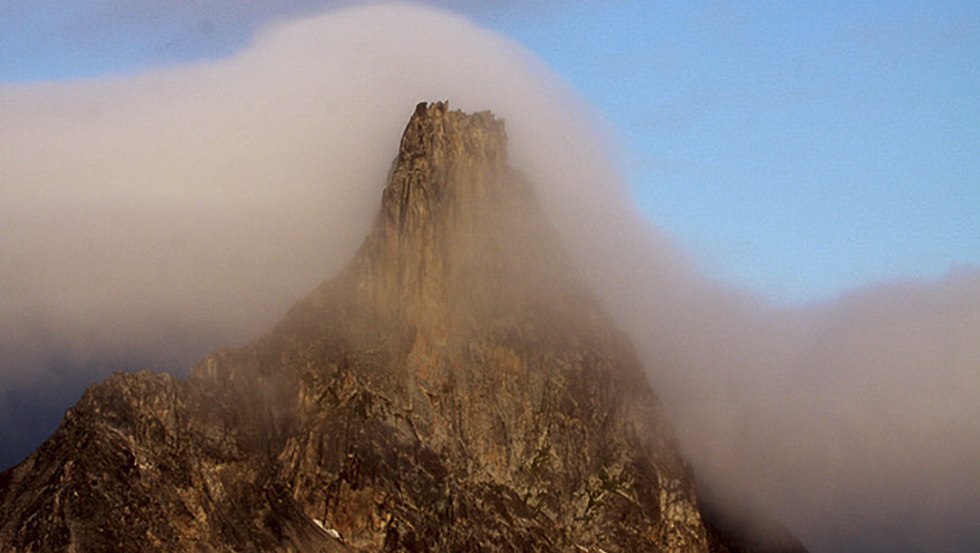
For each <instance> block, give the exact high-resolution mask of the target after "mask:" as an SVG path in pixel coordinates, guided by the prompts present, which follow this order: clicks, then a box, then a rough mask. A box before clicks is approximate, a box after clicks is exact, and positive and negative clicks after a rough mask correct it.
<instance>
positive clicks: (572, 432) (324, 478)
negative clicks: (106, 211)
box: [0, 103, 802, 553]
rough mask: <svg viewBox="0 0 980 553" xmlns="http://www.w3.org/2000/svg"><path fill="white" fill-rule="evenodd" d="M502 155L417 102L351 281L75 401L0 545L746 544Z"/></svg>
mask: <svg viewBox="0 0 980 553" xmlns="http://www.w3.org/2000/svg"><path fill="white" fill-rule="evenodd" d="M506 143H507V140H506V134H505V131H504V124H503V122H502V121H500V120H498V119H496V118H495V117H494V116H493V115H492V114H490V113H489V112H483V113H477V114H464V113H462V112H459V111H452V110H450V109H449V107H448V105H447V104H445V103H434V104H420V105H419V106H418V107H417V109H416V111H415V113H414V114H413V115H412V117H411V119H410V121H409V123H408V126H407V128H406V130H405V133H404V136H403V138H402V142H401V145H400V148H399V151H398V155H397V158H396V159H395V162H394V164H393V166H392V169H391V172H390V175H389V179H388V182H387V185H386V187H385V189H384V193H383V196H382V205H381V209H380V212H379V215H378V217H377V220H376V223H375V225H374V228H373V230H372V232H371V233H370V235H369V236H368V237H367V239H366V241H365V242H364V244H363V246H362V247H361V248H360V250H359V251H358V253H357V254H356V256H355V258H354V259H353V261H352V262H351V263H350V264H349V265H348V266H347V268H346V269H344V270H343V271H342V272H341V273H340V274H339V275H337V276H335V277H334V278H332V279H330V280H328V281H326V282H325V283H324V284H322V285H321V286H320V287H319V288H317V289H316V290H315V291H313V292H312V293H311V294H310V295H309V296H308V297H306V298H305V299H303V300H301V301H300V302H298V303H297V304H296V305H295V306H294V307H293V308H292V309H291V310H290V312H289V313H288V315H287V316H286V317H285V319H284V320H283V321H282V322H281V323H280V324H279V325H278V326H277V327H276V328H275V329H273V330H272V331H271V332H270V333H269V334H267V335H266V336H263V337H261V338H259V339H257V340H255V341H254V342H252V343H251V344H249V345H247V346H245V347H243V348H240V349H235V350H226V351H220V352H217V353H214V354H212V355H210V356H208V357H207V358H205V359H204V360H202V361H201V362H200V363H199V364H198V365H197V366H196V367H195V368H194V369H193V370H192V372H191V375H190V377H189V378H188V379H187V380H186V381H177V380H174V379H172V378H170V377H169V376H167V375H154V374H150V373H146V372H143V373H137V374H117V375H115V376H113V377H111V378H110V379H108V380H107V381H105V382H103V383H101V384H98V385H95V386H93V387H92V388H90V389H89V390H88V391H87V392H86V394H85V396H84V397H83V398H82V400H81V401H80V402H79V403H78V405H76V406H75V407H74V408H73V409H71V410H69V412H68V413H67V414H66V416H65V419H64V422H63V423H62V425H61V427H60V428H59V429H58V431H57V432H56V433H55V434H54V435H53V436H52V437H51V438H50V439H49V440H48V441H47V442H46V443H45V444H44V445H42V446H41V447H40V448H39V449H38V450H37V451H36V452H35V453H34V454H33V455H32V456H31V457H29V458H28V459H27V460H26V461H24V463H22V464H21V465H19V466H17V467H15V468H14V469H11V470H10V471H7V472H6V473H4V474H2V475H0V550H2V551H228V550H235V551H303V552H307V551H515V552H516V551H563V552H565V551H594V552H598V551H605V552H608V553H616V552H632V551H692V552H694V551H740V550H742V549H741V546H740V545H739V544H738V542H737V540H735V539H733V538H731V536H727V535H723V534H722V533H721V532H720V531H718V530H717V528H715V527H712V526H706V523H705V522H704V520H703V519H702V514H701V510H700V509H699V506H698V502H697V497H696V491H695V485H694V478H693V475H692V474H691V471H690V469H689V468H688V466H687V465H686V464H685V462H684V460H683V459H682V458H681V456H680V454H679V451H678V446H677V443H676V441H675V439H674V437H673V435H672V433H671V430H670V428H669V426H668V424H667V421H666V418H665V416H664V414H663V412H662V410H661V407H660V404H659V402H658V400H657V398H656V397H655V396H654V394H653V392H652V391H651V389H650V387H649V385H648V383H647V381H646V379H645V377H644V372H643V370H642V368H641V367H640V365H639V363H638V361H637V359H636V357H635V355H634V353H633V351H632V348H631V346H630V345H629V343H628V342H627V340H626V339H625V338H624V336H623V335H622V334H621V333H620V332H619V331H618V330H617V329H616V328H615V326H614V325H613V324H612V323H611V322H610V321H609V320H608V319H607V318H606V316H605V315H604V314H603V312H602V310H601V309H600V307H599V306H598V305H597V303H596V302H595V301H594V300H593V299H592V297H591V295H590V294H589V292H588V290H586V289H585V287H584V285H583V284H582V283H581V282H580V280H579V278H578V277H577V275H576V271H575V268H574V267H573V266H572V265H571V264H570V262H569V260H568V259H567V258H566V256H565V255H564V253H563V251H562V248H561V246H560V244H559V241H558V238H557V236H556V234H555V233H554V232H553V230H552V229H551V228H550V227H549V226H548V224H547V222H545V220H544V218H543V217H542V215H541V213H540V210H539V209H538V206H537V204H536V200H535V198H534V196H533V194H532V192H531V190H530V188H529V186H528V185H527V184H526V183H525V182H524V180H523V178H522V176H521V175H520V174H518V173H517V172H515V171H514V170H513V169H511V168H510V167H509V166H508V165H507V144H506ZM796 545H798V544H796ZM794 547H795V545H794ZM790 549H791V548H788V549H786V550H790ZM799 549H802V548H799ZM755 550H760V551H761V550H764V549H761V548H760V549H755Z"/></svg>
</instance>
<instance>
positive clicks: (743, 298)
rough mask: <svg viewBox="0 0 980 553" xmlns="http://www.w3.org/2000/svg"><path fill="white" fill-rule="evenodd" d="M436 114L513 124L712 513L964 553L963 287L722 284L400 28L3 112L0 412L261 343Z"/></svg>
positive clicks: (509, 74) (494, 85) (968, 454)
mask: <svg viewBox="0 0 980 553" xmlns="http://www.w3.org/2000/svg"><path fill="white" fill-rule="evenodd" d="M442 99H449V100H450V102H451V105H452V107H454V108H460V109H464V110H467V111H477V110H484V109H492V110H493V111H494V112H495V113H496V114H497V115H499V116H501V117H503V118H504V119H506V121H507V126H508V133H509V136H510V147H511V152H510V159H511V163H512V164H513V165H514V166H516V167H517V168H518V169H520V170H521V171H523V172H524V173H525V174H526V175H527V176H528V178H529V180H530V181H531V182H532V183H533V184H534V186H535V187H536V192H537V194H538V196H539V197H540V199H541V203H542V205H543V206H544V207H545V209H546V211H547V215H548V217H549V218H550V220H551V222H552V223H553V224H554V225H555V226H556V227H557V228H558V230H559V232H560V233H561V235H562V237H563V240H564V242H565V245H566V247H567V249H568V251H569V253H570V254H571V255H572V257H573V258H574V259H575V261H576V263H577V264H578V266H579V267H580V269H581V271H582V274H583V275H584V277H585V278H586V279H587V280H588V281H589V283H590V284H591V286H592V287H593V289H594V290H595V293H596V294H597V295H598V296H599V298H600V299H601V300H602V301H603V302H604V304H605V306H606V307H607V309H608V310H609V311H610V313H611V314H612V315H613V316H614V318H615V319H616V321H617V322H618V323H619V324H620V325H621V326H622V327H623V328H624V329H625V330H626V331H627V332H628V333H629V334H630V335H631V336H632V338H633V339H634V342H635V345H636V347H637V349H638V351H639V353H640V355H641V358H642V359H643V360H644V363H645V365H646V367H647V368H648V370H649V373H650V380H651V382H652V384H653V386H654V388H655V390H656V391H657V393H658V395H659V396H660V397H661V399H662V401H663V402H664V403H665V405H666V406H667V409H668V412H669V414H670V416H671V419H672V421H673V423H674V426H675V428H676V429H677V431H678V433H679V435H680V437H681V439H682V443H683V446H684V449H685V452H686V454H687V455H688V457H689V458H690V460H691V461H692V464H693V465H694V467H695V469H696V471H697V475H698V478H699V482H700V484H701V486H702V488H703V489H705V490H708V492H709V493H710V495H711V496H712V497H713V498H715V500H716V501H718V502H719V504H721V505H723V506H728V507H729V508H731V509H732V510H733V511H734V510H737V511H739V512H752V511H758V512H764V513H767V514H768V515H769V516H772V517H773V518H775V519H777V520H779V521H780V522H782V523H784V524H786V525H787V526H788V527H789V528H790V529H791V530H792V531H794V532H796V533H797V534H798V535H799V536H800V537H801V538H802V539H803V540H804V542H806V543H807V544H808V545H810V546H811V547H812V548H813V549H814V550H823V551H848V550H850V551H859V550H860V551H869V550H875V548H877V549H878V550H881V551H896V550H901V548H902V547H907V548H909V549H910V550H914V547H919V548H923V549H929V550H944V551H966V550H967V549H968V548H969V547H970V544H971V543H972V544H974V545H975V544H977V543H980V530H978V529H977V528H976V527H975V522H976V520H978V519H980V485H978V483H980V274H978V272H976V271H973V270H969V269H964V270H959V271H954V272H951V273H950V274H949V275H948V276H947V278H945V279H943V280H941V281H936V282H907V283H891V284H887V285H884V284H883V285H880V286H872V287H868V288H866V289H861V290H856V291H854V292H853V293H851V294H848V295H845V296H843V297H841V298H839V299H837V300H835V301H832V302H827V303H824V304H816V305H808V306H802V307H785V306H784V307H777V306H773V305H769V304H767V303H766V302H765V301H764V300H762V299H759V298H756V297H752V296H749V295H747V294H745V293H742V292H740V291H738V290H735V289H732V288H730V287H727V286H725V285H723V284H720V283H717V282H714V281H712V280H710V279H708V278H706V277H704V276H702V274H701V273H699V271H698V269H697V267H695V266H694V265H693V264H692V263H691V262H690V261H689V260H688V257H687V256H686V255H685V254H684V252H682V251H679V250H678V248H676V247H675V246H674V245H672V244H671V243H670V241H669V240H668V239H666V237H665V236H664V235H663V234H662V233H661V232H659V231H658V230H657V229H656V228H655V227H653V226H651V225H650V224H649V223H648V222H646V221H644V219H643V218H642V216H641V215H640V214H639V213H638V212H637V211H636V209H635V208H634V207H633V206H632V204H631V201H630V199H629V197H628V195H627V190H626V187H625V185H624V183H623V180H622V178H621V176H620V175H619V174H618V173H617V170H616V168H615V165H614V163H613V161H611V160H613V159H614V158H615V155H614V154H615V152H614V151H613V148H611V146H610V143H611V141H610V140H609V136H610V135H611V133H609V132H608V129H606V128H605V127H604V125H603V123H602V122H601V121H600V120H599V119H598V118H597V117H596V116H595V115H594V114H593V113H592V112H591V111H590V109H589V107H588V106H587V105H586V104H585V103H584V102H583V101H582V100H580V99H579V98H578V97H577V96H576V95H575V94H574V93H573V92H572V91H570V90H568V89H567V87H566V86H565V85H563V84H562V82H561V81H560V79H558V78H557V77H556V76H554V75H553V74H552V73H551V72H550V71H549V70H548V69H547V68H546V67H544V66H543V64H542V63H541V62H539V61H538V60H536V59H535V58H534V56H533V55H531V54H529V53H528V52H527V51H526V50H524V49H523V48H522V47H520V46H519V45H517V44H515V43H514V42H512V41H510V40H508V39H507V38H505V37H502V36H499V35H497V34H494V33H492V32H490V31H487V30H484V29H481V28H479V27H477V26H476V25H474V24H472V23H470V22H468V21H467V20H465V19H463V18H460V17H458V16H456V15H452V14H447V13H444V12H441V11H436V10H434V9H431V8H423V7H417V6H407V5H396V6H372V7H365V8H355V9H349V10H343V11H335V12H328V13H325V14H322V15H318V16H315V17H309V18H305V19H300V20H295V21H291V22H284V23H279V24H277V25H274V26H271V27H269V28H265V29H264V30H262V31H261V32H260V33H258V35H257V36H256V37H255V38H254V40H253V42H252V44H251V45H250V46H249V47H248V48H246V49H245V50H244V51H242V52H240V53H238V54H236V55H235V56H233V57H231V58H229V59H225V60H220V61H212V62H202V63H196V64H192V65H187V66H182V67H176V68H171V69H166V70H158V71H153V72H148V73H145V74H140V75H137V76H133V77H125V78H112V79H103V80H88V81H79V82H68V83H52V84H30V85H6V86H0V121H3V122H4V124H3V125H2V126H0V168H2V169H0V171H2V172H0V191H2V193H3V202H2V203H0V228H2V232H0V414H3V413H4V411H8V413H7V415H10V413H9V410H10V406H9V405H3V402H4V400H3V398H4V397H7V395H9V394H11V393H20V392H22V391H24V390H46V389H52V390H53V389H57V388H58V387H59V386H61V385H62V382H63V381H64V380H66V379H70V378H72V376H71V375H70V374H66V371H65V367H66V366H67V367H75V366H77V367H84V366H87V365H90V364H92V363H103V364H104V362H105V360H107V359H108V360H112V359H141V360H143V361H144V362H145V363H147V364H149V365H153V366H160V367H169V368H170V369H171V370H174V371H176V372H181V371H183V370H185V369H186V364H188V363H190V362H192V361H193V356H196V355H200V353H202V352H203V351H205V350H207V349H214V348H217V347H220V346H227V345H234V344H238V343H242V342H243V341H245V340H247V339H249V338H251V337H254V336H256V335H258V334H260V333H261V332H263V331H264V330H266V329H268V328H270V327H271V326H272V325H273V324H274V323H275V322H276V321H277V320H278V319H279V318H280V316H281V315H282V314H283V313H284V312H285V310H286V309H287V308H288V307H289V306H290V305H291V303H292V302H293V301H295V300H297V299H298V298H300V297H302V296H303V295H305V293H306V292H307V291H309V290H310V289H312V288H313V287H314V286H315V285H316V284H317V283H318V282H319V281H321V280H323V279H324V278H326V277H329V276H330V275H331V274H332V273H334V272H336V271H337V270H339V269H340V268H341V266H342V265H343V264H344V263H345V262H346V261H347V260H348V259H349V258H350V257H351V256H352V254H353V252H354V249H355V248H356V247H357V245H358V244H359V243H360V241H361V240H362V239H363V237H364V235H365V234H366V233H367V231H368V227H369V225H370V223H371V221H372V219H373V216H374V213H375V211H376V209H377V208H378V205H379V203H380V197H381V190H382V187H383V183H384V179H385V174H386V172H387V170H388V168H389V166H390V162H391V159H392V157H393V156H394V154H395V152H396V148H397V143H398V139H399V136H400V132H401V130H402V128H403V126H404V124H405V121H406V120H407V117H408V116H409V114H411V111H412V109H413V107H414V106H415V104H416V103H417V102H420V101H433V100H442ZM117 368H119V369H123V368H130V369H132V368H138V367H117ZM735 506H737V508H736V507H735Z"/></svg>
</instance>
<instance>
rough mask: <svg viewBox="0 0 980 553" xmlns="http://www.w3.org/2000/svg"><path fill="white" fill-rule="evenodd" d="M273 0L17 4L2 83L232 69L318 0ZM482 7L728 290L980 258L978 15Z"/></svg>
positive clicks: (936, 269)
mask: <svg viewBox="0 0 980 553" xmlns="http://www.w3.org/2000/svg"><path fill="white" fill-rule="evenodd" d="M260 4H261V3H254V2H245V3H241V4H240V5H241V6H243V7H241V8H240V9H238V10H236V11H228V10H223V11H220V12H215V13H213V14H209V15H208V16H207V17H203V16H202V15H201V14H202V13H204V12H202V10H203V8H201V7H200V6H193V7H188V6H187V5H184V7H171V6H168V5H167V4H166V3H157V2H141V3H124V2H117V1H103V2H96V1H92V0H78V1H74V2H50V3H45V4H44V6H47V8H48V9H43V8H42V7H41V6H40V5H39V3H35V2H16V1H15V2H5V3H3V4H0V81H3V82H32V81H43V80H49V79H57V80H66V79H75V78H85V77H100V76H106V75H124V74H127V73H132V72H137V71H142V70H145V69H148V68H152V67H158V66H166V65H175V64H179V63H183V62H186V61H191V60H196V59H202V58H205V59H206V58H218V57H222V56H227V55H230V54H232V53H233V52H234V51H236V50H237V49H239V48H242V47H243V46H244V45H245V44H247V42H248V37H249V36H250V33H251V32H252V30H253V29H254V28H255V26H256V25H258V24H260V22H261V21H263V20H265V19H268V18H270V17H273V16H282V15H284V14H289V13H300V12H302V11H304V10H307V9H309V5H314V4H317V2H315V1H298V2H292V3H288V7H284V8H283V7H280V8H276V9H275V10H270V9H268V8H265V7H262V6H260ZM225 5H226V6H227V5H228V4H227V3H225ZM487 6H488V3H480V2H474V3H471V4H470V5H468V7H466V8H465V9H466V11H467V12H468V14H469V15H471V16H472V17H474V18H475V19H477V20H478V21H480V22H481V23H482V24H484V25H486V26H488V27H490V28H492V29H495V30H497V31H499V32H501V33H504V34H506V35H508V36H511V37H513V38H514V39H516V40H518V41H520V42H521V43H523V44H525V45H526V46H527V47H529V48H530V49H531V50H533V51H534V52H535V53H536V54H537V55H538V56H540V57H541V58H542V59H544V61H545V62H546V63H547V64H548V65H550V66H551V67H553V68H554V69H555V70H556V71H557V72H558V73H559V74H561V75H562V76H563V77H564V78H565V79H567V80H568V81H569V82H570V83H571V85H572V86H573V87H574V88H576V89H577V90H578V91H579V92H580V93H581V94H582V95H583V96H585V97H586V98H587V99H588V100H589V101H590V102H591V103H592V104H593V105H594V106H595V107H596V108H597V109H598V110H599V111H600V112H601V114H602V115H603V116H604V117H605V118H606V119H608V120H609V121H610V122H611V124H612V128H613V130H614V132H615V133H617V136H615V138H616V140H617V141H618V142H619V144H620V146H621V147H622V149H623V152H624V153H623V163H622V165H623V171H624V173H625V174H626V175H627V177H628V179H629V182H630V185H631V188H632V190H633V195H634V197H635V199H636V202H637V204H638V206H639V207H640V208H641V209H642V210H643V212H644V213H646V214H648V215H649V218H650V220H651V221H653V222H654V223H655V224H657V225H658V226H660V227H661V228H663V229H665V230H666V231H667V232H668V233H670V234H671V235H672V236H673V237H674V238H675V239H677V240H678V241H679V242H680V243H681V244H682V246H684V247H685V248H686V249H687V250H688V251H691V252H693V253H694V255H695V256H696V258H697V259H698V260H699V261H700V263H701V264H702V265H703V266H704V267H705V268H706V270H708V271H709V272H711V273H712V274H713V275H715V276H716V277H717V278H719V279H721V280H726V281H730V282H733V283H735V284H737V285H740V286H744V287H747V288H748V289H750V290H753V291H755V292H757V293H760V294H762V295H764V296H766V297H768V298H771V299H773V300H775V301H780V302H799V301H810V300H820V299H826V298H830V297H833V296H835V295H837V294H839V293H841V292H843V291H846V290H848V289H850V288H853V287H857V286H862V285H865V284H868V283H871V282H874V281H878V280H883V279H884V280H894V279H908V278H940V277H942V275H943V274H944V273H945V272H946V271H947V270H948V268H949V267H950V266H954V265H959V264H978V263H980V155H978V153H980V92H978V91H980V65H978V62H977V57H978V53H980V5H978V4H976V3H971V2H864V3H839V4H838V3H806V4H805V5H804V3H771V4H764V3H755V2H739V3H726V2H708V3H701V2H578V3H560V2H538V3H536V4H535V7H534V8H531V9H528V8H520V9H517V10H513V11H507V10H504V9H502V8H501V9H497V8H493V7H487Z"/></svg>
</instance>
